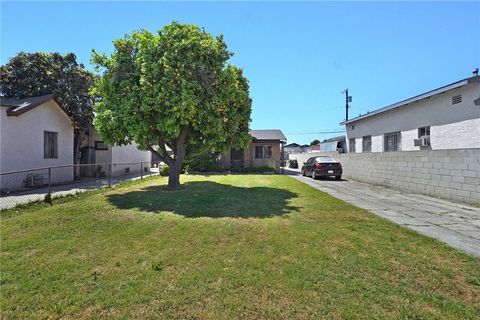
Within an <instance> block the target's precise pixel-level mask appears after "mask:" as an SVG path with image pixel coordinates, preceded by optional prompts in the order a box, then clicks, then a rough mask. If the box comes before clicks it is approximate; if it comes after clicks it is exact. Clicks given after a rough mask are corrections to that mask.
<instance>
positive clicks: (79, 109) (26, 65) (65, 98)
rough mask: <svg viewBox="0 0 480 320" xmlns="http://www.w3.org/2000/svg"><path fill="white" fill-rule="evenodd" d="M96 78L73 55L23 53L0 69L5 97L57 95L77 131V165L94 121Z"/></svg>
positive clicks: (0, 80)
mask: <svg viewBox="0 0 480 320" xmlns="http://www.w3.org/2000/svg"><path fill="white" fill-rule="evenodd" d="M93 82H94V75H93V73H91V72H90V71H88V70H87V69H85V67H84V65H83V64H81V63H77V61H76V56H75V55H74V54H73V53H68V54H65V55H61V54H60V53H43V52H36V53H25V52H20V53H18V54H17V55H16V56H15V57H13V58H11V59H10V60H9V62H8V63H7V64H5V65H3V66H1V67H0V92H1V94H2V95H3V96H7V97H17V98H27V97H35V96H41V95H46V94H54V97H55V101H56V102H57V103H58V105H59V106H60V107H61V108H62V109H63V110H65V112H66V113H67V114H68V115H69V117H70V119H71V120H72V123H73V126H74V132H75V141H74V162H75V163H76V162H77V161H78V155H79V149H80V145H81V143H82V140H83V136H84V133H85V130H86V129H87V127H88V126H89V125H90V124H91V122H92V118H93V99H92V97H91V95H90V92H89V91H90V89H91V88H92V86H93Z"/></svg>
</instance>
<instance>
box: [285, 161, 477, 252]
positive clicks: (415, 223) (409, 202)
mask: <svg viewBox="0 0 480 320" xmlns="http://www.w3.org/2000/svg"><path fill="white" fill-rule="evenodd" d="M285 173H286V174H289V175H291V176H292V177H293V178H295V179H297V180H299V181H302V182H304V183H306V184H308V185H310V186H312V187H314V188H317V189H319V190H321V191H323V192H326V193H328V194H330V195H332V196H334V197H335V198H338V199H341V200H344V201H346V202H349V203H351V204H353V205H355V206H357V207H359V208H363V209H366V210H368V211H370V212H372V213H374V214H376V215H378V216H380V217H382V218H385V219H387V220H390V221H392V222H394V223H396V224H399V225H401V226H404V227H407V228H409V229H412V230H415V231H417V232H419V233H421V234H424V235H426V236H429V237H432V238H436V239H438V240H440V241H443V242H445V243H447V244H449V245H450V246H452V247H454V248H457V249H459V250H462V251H464V252H466V253H469V254H471V255H473V256H476V257H479V258H480V208H477V207H473V206H469V205H466V204H460V203H454V202H450V201H447V200H441V199H437V198H433V197H429V196H424V195H419V194H409V193H405V192H401V191H398V190H393V189H388V188H384V187H380V186H374V185H371V184H366V183H361V182H356V181H348V180H341V181H337V180H334V179H330V178H325V179H322V180H313V179H312V178H310V177H302V176H301V175H300V173H299V172H298V171H297V170H286V172H285Z"/></svg>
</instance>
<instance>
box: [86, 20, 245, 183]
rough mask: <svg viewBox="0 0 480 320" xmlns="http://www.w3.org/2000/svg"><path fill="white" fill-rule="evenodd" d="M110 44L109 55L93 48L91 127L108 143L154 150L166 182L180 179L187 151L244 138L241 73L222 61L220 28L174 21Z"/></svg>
mask: <svg viewBox="0 0 480 320" xmlns="http://www.w3.org/2000/svg"><path fill="white" fill-rule="evenodd" d="M114 48H115V49H114V52H113V53H112V54H111V55H109V56H107V55H105V54H97V53H96V52H95V51H94V52H93V58H92V61H93V63H94V64H95V65H96V68H97V71H99V72H100V73H101V75H100V77H99V78H98V80H97V81H96V85H95V89H94V91H93V94H94V95H95V96H98V97H100V98H99V101H97V102H96V104H95V113H96V116H95V120H94V123H95V127H96V128H97V130H98V131H99V132H100V134H101V135H102V137H103V139H104V140H105V141H107V142H109V143H113V144H120V145H121V144H126V143H130V142H132V141H135V142H136V143H137V144H138V145H139V147H140V148H142V149H145V150H150V151H151V152H153V153H155V154H157V155H158V156H159V157H160V159H162V160H163V161H164V162H165V163H167V164H168V165H169V166H170V175H169V181H168V187H169V188H170V189H178V188H179V187H180V181H179V175H180V170H181V167H182V164H183V162H184V160H185V159H186V158H191V157H193V156H195V155H204V154H205V152H211V153H220V152H223V151H225V150H227V149H229V148H242V147H245V146H246V145H247V144H248V143H249V141H250V139H251V137H250V136H249V134H248V127H249V122H250V113H251V99H250V97H249V86H248V81H247V79H246V78H245V77H244V76H243V74H242V70H241V69H239V68H237V67H235V66H233V65H231V64H229V63H228V60H229V58H230V57H231V55H232V53H230V52H229V51H228V50H227V46H226V44H225V42H224V40H223V37H222V36H217V37H213V36H212V35H211V34H209V33H208V32H206V31H205V30H204V29H201V28H199V27H197V26H195V25H185V24H179V23H176V22H173V23H172V24H170V25H167V26H165V27H164V28H163V29H161V30H160V31H158V33H156V34H152V33H150V32H148V31H138V32H133V33H132V34H130V35H127V36H125V37H124V38H121V39H117V40H115V41H114ZM166 147H169V148H170V149H171V150H172V152H173V155H170V154H168V153H167V150H166Z"/></svg>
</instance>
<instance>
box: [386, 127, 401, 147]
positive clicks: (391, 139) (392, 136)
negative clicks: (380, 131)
mask: <svg viewBox="0 0 480 320" xmlns="http://www.w3.org/2000/svg"><path fill="white" fill-rule="evenodd" d="M383 151H385V152H390V151H400V132H399V131H397V132H390V133H385V134H384V136H383Z"/></svg>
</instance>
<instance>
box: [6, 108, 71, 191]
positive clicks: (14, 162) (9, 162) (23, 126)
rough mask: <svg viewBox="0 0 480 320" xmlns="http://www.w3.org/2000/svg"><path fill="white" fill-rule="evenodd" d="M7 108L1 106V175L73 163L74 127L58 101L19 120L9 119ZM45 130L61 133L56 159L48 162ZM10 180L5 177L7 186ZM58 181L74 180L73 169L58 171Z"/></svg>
mask: <svg viewBox="0 0 480 320" xmlns="http://www.w3.org/2000/svg"><path fill="white" fill-rule="evenodd" d="M7 109H8V108H6V107H0V172H8V171H17V170H23V169H32V168H39V167H51V166H60V165H72V164H73V127H72V124H71V121H70V119H69V118H68V117H67V115H66V114H65V113H64V112H63V111H62V110H61V109H60V107H59V106H58V105H57V104H56V103H55V102H54V101H49V102H46V103H44V104H43V105H41V106H38V107H36V108H34V109H32V110H30V111H28V112H26V113H24V114H22V115H19V116H17V117H15V116H7ZM44 131H53V132H58V158H56V159H44V154H43V152H44V149H43V148H44V145H43V144H44V141H43V140H44V137H43V136H44V134H43V132H44ZM25 175H26V174H25ZM22 177H23V176H22ZM22 177H19V178H17V180H20V181H21V180H23V178H22ZM7 179H8V177H6V176H4V177H3V178H2V181H3V180H5V181H4V182H2V186H3V187H5V186H4V185H5V183H7ZM54 180H55V181H53V182H59V181H68V180H73V169H72V170H66V169H63V170H60V169H58V170H56V174H55V177H54Z"/></svg>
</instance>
